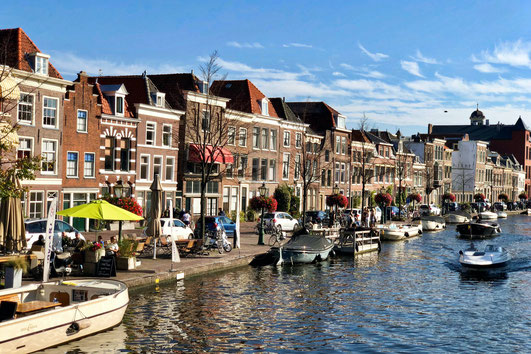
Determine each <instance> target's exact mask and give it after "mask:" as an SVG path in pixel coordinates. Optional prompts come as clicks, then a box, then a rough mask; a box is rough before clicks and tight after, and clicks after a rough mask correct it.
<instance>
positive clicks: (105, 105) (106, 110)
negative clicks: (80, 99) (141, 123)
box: [89, 78, 135, 118]
mask: <svg viewBox="0 0 531 354" xmlns="http://www.w3.org/2000/svg"><path fill="white" fill-rule="evenodd" d="M89 82H90V83H92V84H93V85H94V88H95V91H96V94H97V95H98V96H99V97H98V103H101V113H102V114H111V115H112V114H113V111H112V109H111V105H110V104H109V101H108V100H107V97H106V96H105V95H104V94H103V92H102V91H101V84H100V83H99V82H95V79H94V78H89ZM125 97H126V98H127V96H125ZM124 117H128V118H135V116H134V114H133V113H132V112H131V109H130V108H129V104H128V103H127V99H126V100H125V102H124Z"/></svg>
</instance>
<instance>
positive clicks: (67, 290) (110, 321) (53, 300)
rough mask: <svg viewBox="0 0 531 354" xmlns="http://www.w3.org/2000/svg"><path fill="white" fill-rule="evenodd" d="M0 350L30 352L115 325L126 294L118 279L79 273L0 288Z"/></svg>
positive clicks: (121, 311)
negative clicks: (76, 276)
mask: <svg viewBox="0 0 531 354" xmlns="http://www.w3.org/2000/svg"><path fill="white" fill-rule="evenodd" d="M0 301H1V303H0V321H1V322H0V352H1V353H19V352H20V353H28V352H34V351H38V350H42V349H45V348H48V347H52V346H56V345H58V344H61V343H65V342H69V341H72V340H76V339H78V338H81V337H85V336H88V335H91V334H94V333H97V332H101V331H104V330H106V329H109V328H111V327H114V326H116V325H118V324H119V323H120V322H121V321H122V318H123V316H124V313H125V310H126V309H127V304H128V303H129V294H128V291H127V286H126V285H125V284H124V283H122V282H120V281H116V280H107V279H79V280H77V279H76V280H75V281H72V282H67V281H64V282H62V281H54V282H46V283H36V284H30V285H26V286H23V287H20V288H14V289H4V290H0Z"/></svg>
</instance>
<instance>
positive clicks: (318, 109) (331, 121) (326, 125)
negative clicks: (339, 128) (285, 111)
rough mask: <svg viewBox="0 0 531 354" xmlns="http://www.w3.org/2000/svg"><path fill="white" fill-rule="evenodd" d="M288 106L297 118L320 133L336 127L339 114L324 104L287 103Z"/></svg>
mask: <svg viewBox="0 0 531 354" xmlns="http://www.w3.org/2000/svg"><path fill="white" fill-rule="evenodd" d="M287 104H288V106H289V107H290V108H291V109H292V110H293V112H294V113H295V114H296V115H297V116H299V117H300V118H301V119H302V120H303V121H304V122H305V123H308V124H310V127H311V128H312V129H313V130H315V131H317V132H319V133H323V132H325V131H326V130H330V129H332V128H335V127H336V120H337V116H338V115H339V112H338V111H336V110H335V109H333V108H332V107H330V106H329V105H328V104H326V103H324V102H287Z"/></svg>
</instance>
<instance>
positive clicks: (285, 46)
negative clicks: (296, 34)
mask: <svg viewBox="0 0 531 354" xmlns="http://www.w3.org/2000/svg"><path fill="white" fill-rule="evenodd" d="M282 46H283V47H284V48H289V47H295V48H313V46H312V45H311V44H304V43H288V44H283V45H282Z"/></svg>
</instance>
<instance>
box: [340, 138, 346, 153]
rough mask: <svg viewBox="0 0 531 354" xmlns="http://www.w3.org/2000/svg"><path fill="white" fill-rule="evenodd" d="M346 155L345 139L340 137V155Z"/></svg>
mask: <svg viewBox="0 0 531 354" xmlns="http://www.w3.org/2000/svg"><path fill="white" fill-rule="evenodd" d="M346 153H347V138H345V137H341V154H342V155H345V154H346Z"/></svg>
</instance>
